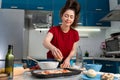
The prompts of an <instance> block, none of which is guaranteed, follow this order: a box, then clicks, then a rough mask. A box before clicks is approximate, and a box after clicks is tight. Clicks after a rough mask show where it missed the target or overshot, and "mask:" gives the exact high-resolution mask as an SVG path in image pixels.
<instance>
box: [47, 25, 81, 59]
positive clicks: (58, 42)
mask: <svg viewBox="0 0 120 80" xmlns="http://www.w3.org/2000/svg"><path fill="white" fill-rule="evenodd" d="M48 32H51V33H52V34H53V39H52V41H51V43H52V44H53V45H54V46H55V47H57V48H58V49H60V51H61V52H62V55H63V58H64V59H65V58H66V57H67V56H68V55H69V53H70V52H71V50H72V47H73V44H74V43H75V42H77V41H78V40H79V35H78V32H77V31H76V30H74V29H72V28H70V30H69V31H68V32H67V33H64V32H63V31H62V30H61V28H60V26H54V27H51V28H50V30H49V31H48ZM47 58H52V59H54V57H53V55H52V53H51V51H49V52H48V53H47Z"/></svg>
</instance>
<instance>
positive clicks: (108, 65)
mask: <svg viewBox="0 0 120 80" xmlns="http://www.w3.org/2000/svg"><path fill="white" fill-rule="evenodd" d="M105 66H107V67H111V66H113V65H110V64H106V65H105Z"/></svg>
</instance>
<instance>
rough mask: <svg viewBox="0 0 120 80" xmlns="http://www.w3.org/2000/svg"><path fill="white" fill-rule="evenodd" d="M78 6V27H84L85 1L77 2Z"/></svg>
mask: <svg viewBox="0 0 120 80" xmlns="http://www.w3.org/2000/svg"><path fill="white" fill-rule="evenodd" d="M78 2H79V4H80V18H79V22H78V24H79V26H85V24H86V14H85V13H86V1H85V0H78Z"/></svg>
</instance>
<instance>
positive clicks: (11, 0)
mask: <svg viewBox="0 0 120 80" xmlns="http://www.w3.org/2000/svg"><path fill="white" fill-rule="evenodd" d="M26 3H27V0H2V8H7V9H10V8H12V9H25V8H26Z"/></svg>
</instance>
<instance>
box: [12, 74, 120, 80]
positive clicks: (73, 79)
mask: <svg viewBox="0 0 120 80" xmlns="http://www.w3.org/2000/svg"><path fill="white" fill-rule="evenodd" d="M97 74H103V72H97ZM114 76H115V77H117V78H118V80H120V74H114ZM13 80H83V79H82V78H81V74H79V75H74V76H69V77H57V78H49V79H38V78H35V77H33V76H32V75H31V73H30V72H24V73H23V74H22V75H19V76H14V78H13ZM91 80H93V79H91ZM97 80H100V79H97Z"/></svg>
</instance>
